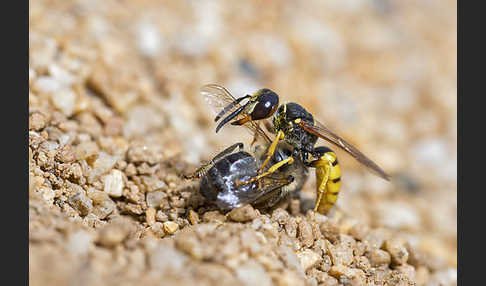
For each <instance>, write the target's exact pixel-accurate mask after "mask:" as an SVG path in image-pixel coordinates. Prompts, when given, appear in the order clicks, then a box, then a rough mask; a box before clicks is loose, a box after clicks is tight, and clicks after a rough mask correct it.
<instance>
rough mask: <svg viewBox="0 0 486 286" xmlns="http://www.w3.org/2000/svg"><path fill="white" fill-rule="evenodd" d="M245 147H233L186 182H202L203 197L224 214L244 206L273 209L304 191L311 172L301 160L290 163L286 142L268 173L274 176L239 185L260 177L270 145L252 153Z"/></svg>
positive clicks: (216, 157) (188, 176) (279, 149)
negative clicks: (259, 170) (241, 182)
mask: <svg viewBox="0 0 486 286" xmlns="http://www.w3.org/2000/svg"><path fill="white" fill-rule="evenodd" d="M243 147H244V145H243V143H236V144H233V145H231V146H230V147H228V148H226V149H224V150H223V151H222V152H220V153H219V154H217V155H216V156H215V157H214V158H212V159H211V160H210V161H209V162H207V163H205V164H203V165H201V166H200V167H199V168H198V169H197V170H196V171H195V172H194V173H193V174H191V175H187V176H185V178H186V179H201V182H200V189H199V192H200V194H201V195H202V196H203V197H204V198H205V199H206V200H207V201H208V202H210V203H211V204H213V205H216V207H218V208H219V209H221V210H223V211H226V210H230V209H233V208H236V207H240V206H242V205H244V204H252V205H253V206H255V207H257V208H259V209H270V208H272V207H274V206H275V205H277V204H278V203H279V202H281V201H284V200H286V199H289V198H290V197H293V196H295V194H296V193H297V192H298V191H300V190H301V188H302V186H303V185H304V183H305V181H306V180H307V178H308V175H307V168H306V167H305V166H304V164H303V162H301V161H300V160H294V159H290V156H291V154H292V147H291V146H290V145H288V144H287V143H285V142H280V143H279V144H278V145H277V148H276V149H275V152H274V154H273V156H272V158H271V163H272V167H270V168H269V169H268V170H266V171H267V172H269V173H271V174H268V175H265V176H262V177H261V180H259V181H256V180H253V181H252V182H250V183H247V184H238V182H239V181H244V180H250V179H252V178H254V177H256V176H258V169H259V166H260V165H261V164H262V162H263V160H264V159H265V154H266V151H267V150H266V149H265V148H268V147H269V145H267V146H261V145H257V146H256V147H254V148H253V149H251V150H250V152H251V153H249V152H246V151H244V150H243V149H244V148H243ZM289 161H293V163H292V164H288V162H289Z"/></svg>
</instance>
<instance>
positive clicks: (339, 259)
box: [326, 241, 354, 266]
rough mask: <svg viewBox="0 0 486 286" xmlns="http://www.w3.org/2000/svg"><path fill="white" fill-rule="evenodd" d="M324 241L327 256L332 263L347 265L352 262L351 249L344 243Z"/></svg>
mask: <svg viewBox="0 0 486 286" xmlns="http://www.w3.org/2000/svg"><path fill="white" fill-rule="evenodd" d="M326 243H327V250H328V252H329V256H330V257H331V259H332V263H333V264H334V265H343V266H349V265H350V264H351V263H352V262H353V257H354V255H353V249H352V248H350V247H349V246H348V245H346V243H341V242H339V243H338V244H337V245H333V244H332V243H330V242H329V241H326Z"/></svg>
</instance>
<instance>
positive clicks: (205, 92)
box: [201, 83, 271, 142]
mask: <svg viewBox="0 0 486 286" xmlns="http://www.w3.org/2000/svg"><path fill="white" fill-rule="evenodd" d="M201 94H202V96H203V97H204V100H205V101H206V103H207V104H208V105H209V107H210V108H211V111H212V112H213V113H214V115H216V121H217V120H219V116H220V115H223V114H230V113H231V112H233V111H235V110H236V109H238V108H239V107H241V104H239V103H236V104H234V105H233V106H231V107H230V108H227V107H228V106H230V105H232V104H233V102H234V101H235V100H236V98H235V97H234V96H233V95H231V93H230V92H229V91H228V90H227V89H226V88H225V87H223V86H221V85H218V84H213V83H212V84H207V85H204V86H203V87H201ZM245 116H247V114H246V113H245V112H242V113H240V114H239V115H238V116H237V117H236V118H235V119H236V120H238V119H241V118H243V117H245ZM244 126H245V127H246V128H247V129H248V130H249V131H250V134H252V135H256V136H260V137H262V138H263V139H264V140H266V141H267V142H271V140H270V138H269V137H268V135H267V134H266V133H265V132H264V131H263V130H262V129H261V128H260V126H259V124H258V123H257V122H254V121H250V122H248V123H246V124H245V125H244Z"/></svg>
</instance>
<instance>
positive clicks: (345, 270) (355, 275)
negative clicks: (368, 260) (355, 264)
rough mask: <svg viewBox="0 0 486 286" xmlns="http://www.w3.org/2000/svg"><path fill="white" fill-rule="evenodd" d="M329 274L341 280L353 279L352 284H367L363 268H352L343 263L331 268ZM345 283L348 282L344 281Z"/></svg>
mask: <svg viewBox="0 0 486 286" xmlns="http://www.w3.org/2000/svg"><path fill="white" fill-rule="evenodd" d="M329 275H331V276H333V277H335V278H336V279H339V280H341V281H343V280H345V279H346V280H351V281H353V282H352V283H353V284H351V285H365V281H366V274H365V273H364V272H363V270H361V269H356V268H350V267H346V266H343V265H334V266H332V267H331V270H329ZM343 276H344V277H343ZM351 281H350V282H351ZM343 284H347V283H343Z"/></svg>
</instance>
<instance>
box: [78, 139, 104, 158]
mask: <svg viewBox="0 0 486 286" xmlns="http://www.w3.org/2000/svg"><path fill="white" fill-rule="evenodd" d="M98 152H99V148H98V145H97V144H96V143H95V142H93V141H83V142H81V143H79V144H78V146H76V148H75V150H74V156H75V158H76V160H88V158H94V159H96V158H97V157H98Z"/></svg>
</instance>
